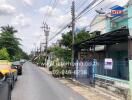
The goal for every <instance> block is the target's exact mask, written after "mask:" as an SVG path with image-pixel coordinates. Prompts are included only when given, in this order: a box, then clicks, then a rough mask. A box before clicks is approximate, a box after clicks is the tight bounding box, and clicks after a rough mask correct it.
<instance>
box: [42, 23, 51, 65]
mask: <svg viewBox="0 0 132 100" xmlns="http://www.w3.org/2000/svg"><path fill="white" fill-rule="evenodd" d="M41 28H42V29H43V31H44V33H45V38H46V39H45V67H47V58H48V57H47V56H48V54H47V49H48V36H49V31H50V27H49V26H48V25H47V24H46V23H44V22H43V26H42V27H41Z"/></svg>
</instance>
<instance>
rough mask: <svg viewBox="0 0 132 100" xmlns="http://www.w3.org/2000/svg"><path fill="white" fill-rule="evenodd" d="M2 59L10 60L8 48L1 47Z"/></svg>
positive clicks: (0, 58)
mask: <svg viewBox="0 0 132 100" xmlns="http://www.w3.org/2000/svg"><path fill="white" fill-rule="evenodd" d="M0 60H10V57H9V54H8V52H7V49H6V48H2V49H0Z"/></svg>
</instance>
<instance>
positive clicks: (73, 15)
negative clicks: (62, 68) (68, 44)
mask: <svg viewBox="0 0 132 100" xmlns="http://www.w3.org/2000/svg"><path fill="white" fill-rule="evenodd" d="M71 14H72V59H71V64H72V68H71V70H72V75H73V76H74V62H75V61H74V44H75V1H74V0H72V7H71Z"/></svg>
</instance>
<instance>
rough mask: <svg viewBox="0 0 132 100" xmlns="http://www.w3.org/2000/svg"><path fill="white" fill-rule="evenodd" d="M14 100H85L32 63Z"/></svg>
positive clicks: (29, 64)
mask: <svg viewBox="0 0 132 100" xmlns="http://www.w3.org/2000/svg"><path fill="white" fill-rule="evenodd" d="M12 100H85V99H84V98H83V97H82V96H80V95H79V94H78V93H76V92H74V91H73V90H72V89H70V88H68V87H67V86H64V85H63V84H61V83H59V82H58V81H57V80H56V79H54V78H52V77H51V76H49V75H47V74H46V73H44V72H43V71H42V70H40V69H39V68H38V67H36V66H35V65H33V64H32V63H30V62H27V63H25V64H24V66H23V75H22V76H19V78H18V81H17V82H16V85H15V87H14V89H13V91H12Z"/></svg>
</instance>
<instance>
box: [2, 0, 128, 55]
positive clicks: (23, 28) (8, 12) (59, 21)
mask: <svg viewBox="0 0 132 100" xmlns="http://www.w3.org/2000/svg"><path fill="white" fill-rule="evenodd" d="M55 1H57V2H56V3H54V2H55ZM91 1H92V0H75V8H76V15H77V14H78V13H79V12H81V11H82V10H83V9H84V8H85V7H86V6H87V5H88V4H89V3H90V2H91ZM71 2H72V0H0V27H1V26H5V25H12V26H14V27H15V29H17V30H18V33H16V34H15V35H16V37H18V38H21V40H22V41H20V42H21V44H22V45H21V48H22V49H23V50H24V51H25V52H27V53H28V54H29V53H30V52H31V51H32V50H34V49H35V47H36V48H37V47H39V45H40V43H41V42H44V40H45V36H44V32H43V30H42V29H41V27H42V23H43V21H44V22H46V23H47V24H48V25H49V26H50V32H49V39H50V38H52V37H54V35H55V34H56V33H57V32H58V31H59V30H60V29H62V27H63V26H65V25H66V24H67V23H68V22H69V21H71V12H70V11H71ZM127 2H128V0H104V2H103V3H102V4H100V5H99V6H98V7H96V8H94V9H93V10H91V11H90V12H88V13H87V14H85V15H84V16H82V17H81V18H80V19H79V20H77V21H76V28H83V27H87V26H88V25H89V24H90V22H91V21H92V19H93V18H94V17H95V16H96V15H97V13H96V12H95V10H96V9H101V8H103V10H104V11H105V12H109V11H110V8H111V7H112V6H114V5H116V4H118V5H120V6H123V5H125V4H126V3H127ZM53 5H54V6H53ZM68 30H69V29H67V30H65V31H64V32H66V31H68ZM64 32H62V33H64ZM60 38H61V34H60V35H58V36H56V37H54V39H52V40H51V41H50V43H49V44H50V45H51V44H52V43H55V42H56V41H57V40H58V39H60Z"/></svg>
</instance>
